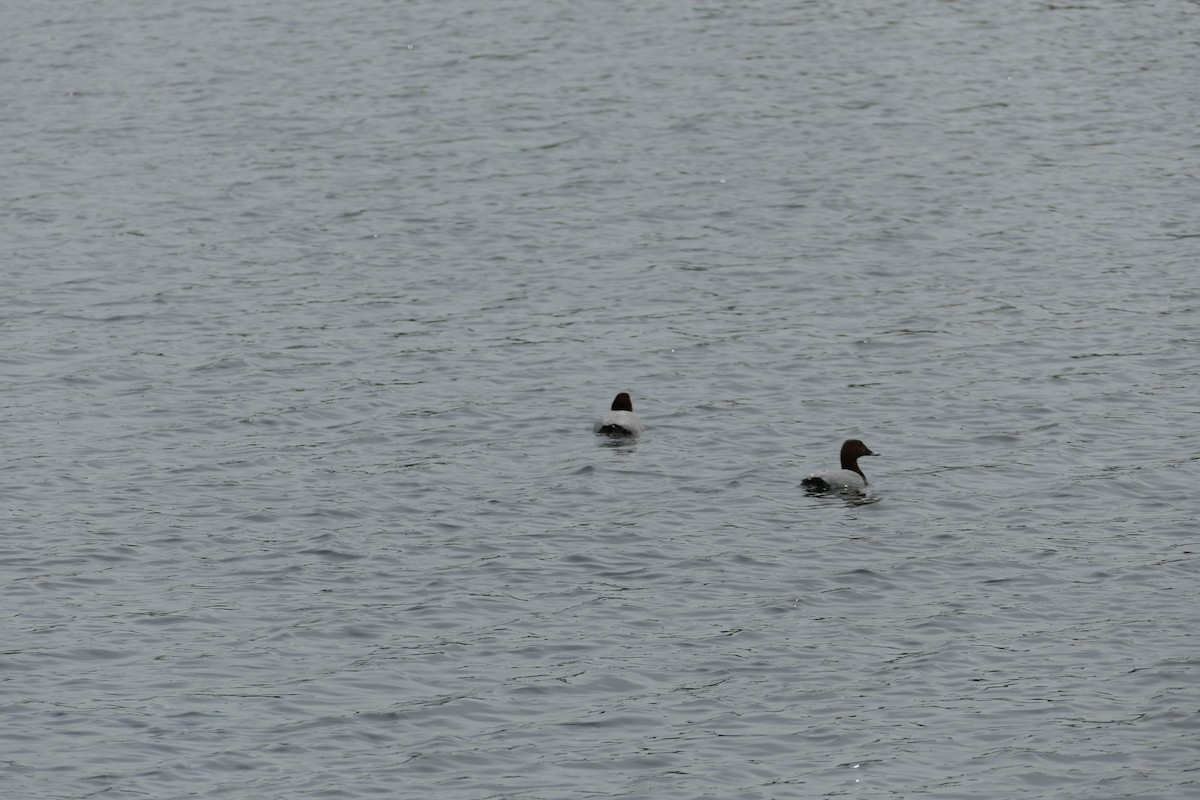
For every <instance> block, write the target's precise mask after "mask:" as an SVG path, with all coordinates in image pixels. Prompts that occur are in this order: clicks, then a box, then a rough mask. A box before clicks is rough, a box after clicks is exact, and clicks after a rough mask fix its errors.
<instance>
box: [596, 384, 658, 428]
mask: <svg viewBox="0 0 1200 800" xmlns="http://www.w3.org/2000/svg"><path fill="white" fill-rule="evenodd" d="M593 430H594V431H595V432H596V433H597V434H603V435H605V436H637V435H638V434H639V433H641V432H642V431H644V430H646V426H645V425H643V424H642V421H641V419H639V418H638V415H637V414H635V413H633V400H631V399H630V398H629V392H621V393H620V394H618V395H617V396H616V398H615V399H614V400H613V401H612V409H611V410H609V411H606V412H605V413H604V416H602V417H600V419H598V420H596V424H595V425H594V426H593Z"/></svg>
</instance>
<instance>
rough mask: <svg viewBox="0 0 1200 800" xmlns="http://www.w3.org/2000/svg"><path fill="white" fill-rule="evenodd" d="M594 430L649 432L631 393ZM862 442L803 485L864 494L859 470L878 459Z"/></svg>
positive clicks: (848, 446)
mask: <svg viewBox="0 0 1200 800" xmlns="http://www.w3.org/2000/svg"><path fill="white" fill-rule="evenodd" d="M594 430H595V431H596V433H598V434H603V435H605V436H637V435H638V434H639V433H641V432H642V431H644V430H646V426H645V425H643V424H642V421H641V419H639V418H638V415H637V414H635V413H633V401H632V400H631V399H630V398H629V393H628V392H621V393H620V394H618V395H617V397H616V399H615V400H613V402H612V409H611V410H609V411H608V412H606V413H605V414H604V416H602V417H601V418H600V419H599V420H597V421H596V424H595V426H594ZM877 455H879V453H872V452H871V450H870V448H868V447H867V446H866V445H865V444H863V443H862V442H861V441H859V440H858V439H847V440H846V441H845V442H843V443H842V468H841V469H830V470H826V471H824V472H815V473H813V474H812V475H809V476H808V477H807V478H805V479H804V480H802V481H800V485H801V486H803V487H804V488H805V489H808V490H809V491H813V492H845V491H855V490H857V491H862V490H863V489H865V488H867V476H866V475H864V474H863V471H862V470H861V469H859V466H858V459H859V458H861V457H862V456H877Z"/></svg>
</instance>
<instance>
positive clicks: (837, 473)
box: [800, 439, 879, 492]
mask: <svg viewBox="0 0 1200 800" xmlns="http://www.w3.org/2000/svg"><path fill="white" fill-rule="evenodd" d="M877 455H879V453H873V452H871V448H869V447H867V446H866V445H865V444H863V443H862V442H861V441H859V440H858V439H847V440H846V441H845V442H843V443H842V468H841V469H831V470H826V471H825V472H814V473H813V474H812V475H809V476H808V477H807V478H805V479H804V480H802V481H800V485H801V486H803V487H804V488H805V489H808V490H809V491H810V492H847V491H858V492H861V491H862V490H863V489H866V488H867V476H866V475H864V474H863V471H862V470H861V469H859V467H858V459H859V458H861V457H862V456H877Z"/></svg>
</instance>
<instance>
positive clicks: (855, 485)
mask: <svg viewBox="0 0 1200 800" xmlns="http://www.w3.org/2000/svg"><path fill="white" fill-rule="evenodd" d="M800 485H801V486H806V487H808V488H811V489H822V490H824V491H826V492H846V491H851V490H858V491H860V492H861V491H862V490H863V489H865V488H867V482H866V480H865V479H864V478H863V476H862V475H859V474H858V473H857V472H855V471H853V470H849V469H831V470H826V471H825V472H814V473H813V474H812V475H809V476H808V477H807V478H805V479H804V480H802V481H800Z"/></svg>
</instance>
